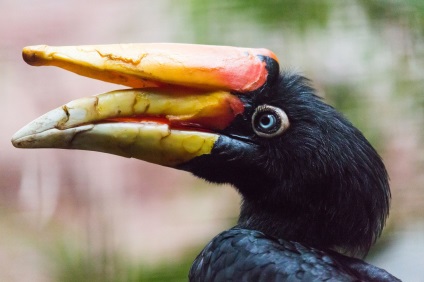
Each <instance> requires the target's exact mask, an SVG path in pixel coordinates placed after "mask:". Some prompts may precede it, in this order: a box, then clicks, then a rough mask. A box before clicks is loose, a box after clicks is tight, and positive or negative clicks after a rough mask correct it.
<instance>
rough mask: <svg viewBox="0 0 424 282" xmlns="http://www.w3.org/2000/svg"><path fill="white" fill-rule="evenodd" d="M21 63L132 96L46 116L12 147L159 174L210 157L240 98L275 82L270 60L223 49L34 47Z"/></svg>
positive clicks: (103, 98)
mask: <svg viewBox="0 0 424 282" xmlns="http://www.w3.org/2000/svg"><path fill="white" fill-rule="evenodd" d="M23 58H24V60H25V61H26V62H27V63H28V64H30V65H35V66H41V65H51V66H58V67H61V68H64V69H66V70H69V71H72V72H75V73H77V74H80V75H84V76H87V77H90V78H95V79H99V80H103V81H106V82H111V83H116V84H122V85H125V86H128V87H131V89H125V90H117V91H112V92H108V93H104V94H100V95H97V96H92V97H88V98H82V99H78V100H74V101H72V102H69V103H68V104H66V105H63V106H61V107H59V108H57V109H54V110H52V111H50V112H48V113H46V114H45V115H43V116H41V117H39V118H38V119H36V120H34V121H32V122H31V123H29V124H28V125H26V126H25V127H23V128H22V129H21V130H19V131H18V132H17V133H15V135H14V136H13V137H12V143H13V145H14V146H15V147H18V148H62V149H82V150H91V151H100V152H106V153H111V154H116V155H120V156H124V157H133V158H138V159H142V160H145V161H148V162H152V163H157V164H161V165H165V166H177V165H179V164H183V163H185V162H188V161H189V160H191V159H193V158H195V157H197V156H201V155H204V154H210V153H211V152H212V149H213V147H214V144H215V142H216V141H217V140H218V138H219V136H220V135H219V132H220V131H222V130H224V129H225V128H226V127H228V126H229V125H230V124H231V122H232V121H233V120H234V118H235V117H236V116H238V115H241V114H242V113H243V111H244V105H243V103H242V101H241V100H240V98H239V96H240V95H248V93H250V92H252V91H255V90H258V89H259V88H261V87H263V86H264V85H266V83H267V81H269V79H270V77H272V76H275V75H276V74H278V63H276V62H277V59H276V57H275V55H274V54H273V53H272V52H270V51H268V50H265V49H248V48H236V47H222V46H202V45H188V44H121V45H97V46H77V47H73V46H67V47H49V46H33V47H26V48H24V50H23ZM270 62H271V63H270ZM270 66H272V67H270Z"/></svg>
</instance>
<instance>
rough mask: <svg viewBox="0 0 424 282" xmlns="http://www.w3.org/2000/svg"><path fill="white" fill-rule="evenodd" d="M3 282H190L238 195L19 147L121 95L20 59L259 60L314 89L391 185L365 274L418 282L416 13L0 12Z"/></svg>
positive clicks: (391, 8) (150, 7)
mask: <svg viewBox="0 0 424 282" xmlns="http://www.w3.org/2000/svg"><path fill="white" fill-rule="evenodd" d="M0 11H1V12H0V14H1V17H0V90H1V92H0V98H1V100H0V101H1V104H0V106H1V111H0V129H1V130H0V280H1V281H186V280H187V272H188V269H189V267H190V265H191V262H192V261H193V259H194V257H195V255H196V254H197V253H198V252H199V251H200V250H201V249H202V247H203V246H204V245H205V244H206V243H207V242H208V241H209V240H210V239H211V238H212V237H213V236H214V235H216V234H217V233H219V232H220V231H222V230H224V229H226V228H229V227H231V226H232V225H233V224H234V223H235V222H236V219H237V215H238V205H239V201H240V199H239V197H238V195H237V194H236V193H235V192H234V191H233V189H231V188H229V187H225V186H221V187H216V186H214V185H210V184H207V183H205V182H203V181H200V180H197V179H194V177H192V176H191V175H189V174H188V173H185V172H180V171H176V170H172V169H167V168H163V167H159V166H155V165H151V164H147V163H144V162H141V161H137V160H133V159H124V158H119V157H116V156H112V155H106V154H101V153H93V152H80V151H61V150H47V149H46V150H20V149H15V148H14V147H13V146H12V145H11V143H10V138H11V136H12V135H13V133H14V132H15V131H17V130H18V129H19V128H20V127H22V126H23V125H25V124H26V123H28V122H29V121H31V120H32V119H34V118H36V117H38V116H40V115H41V114H43V113H45V112H47V111H48V110H50V109H52V108H55V107H57V106H60V105H62V104H64V103H66V102H68V101H70V100H73V99H76V98H80V97H83V96H88V95H93V94H98V93H101V92H104V91H109V90H112V89H116V88H117V87H119V86H115V85H112V84H107V83H103V82H97V81H94V80H90V79H87V78H83V77H79V76H77V75H75V74H72V73H68V72H66V71H63V70H59V69H56V68H48V67H46V68H34V67H30V66H27V65H26V64H25V63H24V62H23V61H22V59H21V49H22V47H24V46H26V45H37V44H49V45H79V44H106V43H130V42H186V43H202V44H215V45H235V46H245V47H265V48H269V49H271V50H273V51H274V52H275V53H276V54H277V56H278V57H279V58H280V62H281V64H282V66H283V68H285V69H288V70H294V71H298V72H300V73H303V74H304V75H306V76H307V77H309V78H311V79H312V80H313V81H314V86H315V87H316V88H317V89H318V90H319V94H320V95H321V96H323V97H324V98H325V99H326V100H327V101H328V102H329V103H330V104H332V105H333V106H335V107H336V108H338V109H339V110H340V111H342V112H343V113H344V114H345V115H346V116H348V118H349V119H351V121H352V122H353V123H354V124H355V125H356V126H357V127H358V128H360V129H361V130H362V131H363V132H364V134H365V135H366V137H367V138H368V139H369V140H370V141H371V143H372V144H373V145H374V146H375V147H376V148H377V150H378V151H379V152H380V154H381V155H382V157H383V159H384V161H385V163H386V165H387V168H388V170H389V174H390V176H391V186H392V210H391V215H390V219H389V221H388V223H387V227H386V229H385V232H384V234H383V237H382V238H381V239H380V240H379V242H378V244H377V245H376V246H375V247H374V248H373V249H372V251H371V253H370V255H369V256H368V258H367V261H369V262H371V263H374V264H377V265H378V266H380V267H383V268H386V269H387V270H388V271H390V272H391V273H393V274H395V275H397V276H398V277H400V278H402V279H404V280H405V281H424V259H423V257H424V206H423V204H424V187H423V186H424V173H423V169H424V146H423V138H424V132H423V126H424V93H423V89H424V80H423V79H424V68H423V67H424V40H423V38H424V2H423V1H422V0H397V1H396V0H379V1H377V0H352V1H336V0H332V1H331V0H320V1H319V0H308V1H305V0H273V1H262V0H235V1H226V0H214V1H200V0H179V1H172V0H157V1H152V0H121V1H112V0H91V1H83V0H1V1H0Z"/></svg>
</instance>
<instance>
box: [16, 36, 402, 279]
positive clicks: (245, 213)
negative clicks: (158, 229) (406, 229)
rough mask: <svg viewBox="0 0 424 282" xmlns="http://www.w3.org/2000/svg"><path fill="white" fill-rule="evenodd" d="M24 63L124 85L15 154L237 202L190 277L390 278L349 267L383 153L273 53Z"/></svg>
mask: <svg viewBox="0 0 424 282" xmlns="http://www.w3.org/2000/svg"><path fill="white" fill-rule="evenodd" d="M23 57H24V60H25V61H26V62H27V63H29V64H30V65H35V66H40V65H52V66H58V67H61V68H64V69H66V70H69V71H72V72H75V73H77V74H80V75H84V76H88V77H90V78H95V79H100V80H103V81H107V82H112V83H116V84H122V85H125V86H128V87H129V89H125V90H117V91H112V92H108V93H104V94H100V95H97V96H93V97H88V98H82V99H78V100H74V101H72V102H69V103H68V104H66V105H64V106H62V107H59V108H57V109H55V110H52V111H50V112H48V113H46V114H45V115H43V116H41V117H39V118H38V119H36V120H34V121H33V122H31V123H29V124H28V125H26V126H25V127H23V128H22V129H21V130H19V131H18V132H17V133H16V134H15V135H14V136H13V138H12V143H13V145H14V146H16V147H19V148H64V149H82V150H92V151H100V152H106V153H111V154H116V155H120V156H124V157H133V158H137V159H141V160H145V161H148V162H152V163H156V164H160V165H164V166H168V167H173V168H177V169H181V170H185V171H189V172H191V173H193V174H194V175H196V176H198V177H200V178H203V179H205V180H207V181H210V182H214V183H229V184H231V185H232V186H234V187H235V189H237V191H238V192H239V193H240V195H241V197H242V202H241V208H240V217H239V220H238V223H237V225H236V226H235V227H233V228H231V229H229V230H227V231H224V232H222V233H221V234H219V235H218V236H216V237H215V238H214V239H213V240H212V241H211V242H210V243H209V244H208V245H207V246H206V247H205V249H204V250H203V251H202V252H201V253H200V254H199V255H198V257H197V258H196V260H195V261H194V263H193V265H192V267H191V269H190V273H189V279H190V281H399V280H398V279H397V278H395V277H393V276H392V275H390V274H389V273H387V272H386V271H385V270H382V269H379V268H377V267H375V266H372V265H369V264H367V263H365V262H364V261H362V260H361V259H358V258H357V257H361V256H364V255H365V254H366V253H367V251H368V250H369V248H370V247H371V245H372V244H373V243H374V242H375V240H376V239H377V238H378V237H379V235H380V234H381V231H382V229H383V226H384V224H385V220H386V217H387V215H388V211H389V201H390V189H389V184H388V176H387V172H386V169H385V167H384V164H383V162H382V160H381V158H380V157H379V155H378V154H377V153H376V151H375V150H374V149H373V148H372V146H371V145H370V144H369V143H368V141H367V140H366V139H365V138H364V136H363V135H362V134H361V132H360V131H359V130H358V129H356V128H355V127H354V126H353V125H352V124H351V123H350V122H349V121H347V120H346V118H345V117H343V116H342V115H341V114H340V113H338V112H337V111H336V110H335V109H334V108H333V107H331V106H329V105H327V104H325V103H324V102H323V101H322V100H321V99H320V98H319V97H318V96H316V94H315V90H314V89H313V88H312V86H311V85H310V82H309V80H307V79H306V78H304V77H302V76H301V75H298V74H294V73H288V72H280V69H279V62H278V59H277V57H276V56H275V54H274V53H272V52H271V51H268V50H266V49H251V48H237V47H226V46H225V47H223V46H205V45H189V44H163V43H162V44H120V45H118V44H117V45H93V46H77V47H73V46H65V47H64V46H62V47H49V46H44V45H43V46H32V47H26V48H24V50H23Z"/></svg>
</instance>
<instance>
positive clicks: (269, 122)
mask: <svg viewBox="0 0 424 282" xmlns="http://www.w3.org/2000/svg"><path fill="white" fill-rule="evenodd" d="M252 126H253V130H254V131H255V133H256V134H257V135H258V136H261V137H266V138H271V137H275V136H278V135H280V134H282V133H283V132H284V131H285V130H286V129H287V128H288V127H289V119H288V117H287V115H286V113H285V112H284V111H283V110H282V109H280V108H277V107H273V106H269V105H262V106H259V107H257V108H256V110H255V112H254V114H253V116H252Z"/></svg>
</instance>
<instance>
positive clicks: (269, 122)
mask: <svg viewBox="0 0 424 282" xmlns="http://www.w3.org/2000/svg"><path fill="white" fill-rule="evenodd" d="M276 123H277V119H276V118H275V116H274V115H272V114H268V113H267V114H264V115H262V116H261V117H260V119H259V125H260V126H261V128H263V129H266V130H270V129H272V128H273V127H274V126H275V124H276Z"/></svg>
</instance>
